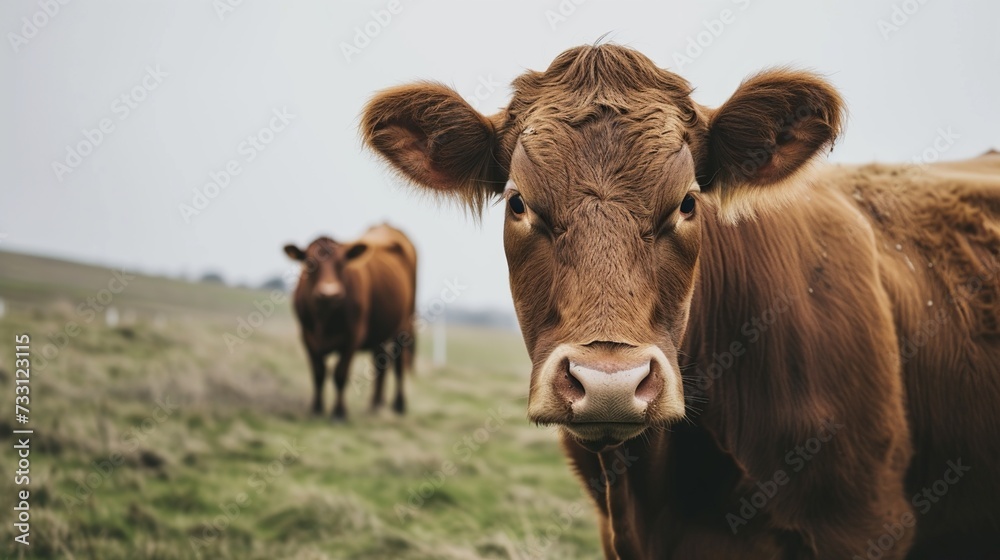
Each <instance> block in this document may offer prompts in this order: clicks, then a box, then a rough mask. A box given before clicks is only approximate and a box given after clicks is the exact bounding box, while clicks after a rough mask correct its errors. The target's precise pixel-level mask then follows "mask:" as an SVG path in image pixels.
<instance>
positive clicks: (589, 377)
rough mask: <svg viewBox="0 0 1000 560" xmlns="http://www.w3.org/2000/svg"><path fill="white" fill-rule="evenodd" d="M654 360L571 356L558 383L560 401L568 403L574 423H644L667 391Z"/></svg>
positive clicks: (555, 388) (555, 383) (557, 393)
mask: <svg viewBox="0 0 1000 560" xmlns="http://www.w3.org/2000/svg"><path fill="white" fill-rule="evenodd" d="M654 363H655V362H654V360H653V359H652V358H651V357H645V359H640V360H635V359H631V360H628V361H621V360H616V359H614V357H609V358H608V359H599V360H593V359H592V360H587V361H583V360H581V361H577V360H575V359H574V357H570V358H569V359H568V360H567V361H566V362H563V365H561V366H560V367H562V368H565V369H564V371H563V372H562V373H563V375H561V376H557V377H556V378H555V379H554V380H553V381H554V385H555V386H554V387H553V389H554V393H555V395H556V397H557V398H559V399H561V400H562V401H563V402H565V403H568V404H569V405H570V408H571V410H572V412H573V422H580V423H585V422H643V421H645V419H646V411H647V409H648V408H649V404H650V403H651V402H653V401H654V400H655V399H656V398H657V396H659V394H660V392H661V391H662V390H663V386H664V380H663V373H662V372H661V371H659V368H658V367H654Z"/></svg>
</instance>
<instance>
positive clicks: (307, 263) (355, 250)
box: [285, 237, 368, 305]
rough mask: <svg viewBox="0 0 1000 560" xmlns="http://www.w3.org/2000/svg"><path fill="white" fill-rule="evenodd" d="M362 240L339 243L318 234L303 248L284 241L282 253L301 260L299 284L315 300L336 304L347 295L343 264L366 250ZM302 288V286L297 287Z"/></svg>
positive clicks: (345, 264)
mask: <svg viewBox="0 0 1000 560" xmlns="http://www.w3.org/2000/svg"><path fill="white" fill-rule="evenodd" d="M367 248H368V247H367V246H366V245H365V244H364V243H354V244H352V245H341V244H340V243H337V242H336V241H334V240H332V239H330V238H329V237H320V238H318V239H316V241H313V242H312V243H310V244H309V247H307V248H306V250H305V251H303V250H302V249H299V248H298V247H297V246H295V245H285V254H286V255H288V256H289V257H291V258H292V259H294V260H297V261H301V262H302V275H301V276H300V277H299V285H300V286H304V287H305V289H306V290H307V293H308V294H309V295H311V296H312V297H313V298H314V299H315V300H316V301H322V302H326V303H329V304H331V305H333V304H339V303H340V302H342V301H344V299H345V296H346V295H347V287H346V286H345V283H344V267H345V266H347V263H348V262H350V261H352V260H354V259H356V258H358V257H360V256H361V255H363V254H364V252H365V251H366V250H367ZM300 289H302V288H300Z"/></svg>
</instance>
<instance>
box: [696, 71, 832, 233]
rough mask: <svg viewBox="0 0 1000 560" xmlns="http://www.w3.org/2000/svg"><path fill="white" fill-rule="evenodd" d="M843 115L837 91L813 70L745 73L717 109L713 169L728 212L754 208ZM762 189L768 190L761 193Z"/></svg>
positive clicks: (828, 139)
mask: <svg viewBox="0 0 1000 560" xmlns="http://www.w3.org/2000/svg"><path fill="white" fill-rule="evenodd" d="M843 120H844V103H843V100H842V99H841V97H840V94H838V93H837V91H836V90H835V89H834V88H833V86H831V85H830V84H829V83H827V82H826V81H825V80H823V79H822V78H820V77H818V76H816V75H814V74H811V73H809V72H800V71H792V70H787V69H778V70H769V71H765V72H762V73H760V74H757V75H755V76H752V77H750V78H748V79H747V80H745V81H744V82H743V83H742V84H741V85H740V87H739V88H738V89H737V90H736V92H735V93H734V94H733V96H732V97H730V98H729V100H728V101H726V102H725V103H724V104H723V105H722V106H721V107H719V108H718V109H717V110H716V111H715V113H714V114H713V115H712V117H711V120H710V121H709V131H708V135H709V137H708V142H709V149H708V156H709V161H708V164H709V171H710V173H711V174H712V180H711V182H710V183H709V185H707V188H705V189H703V190H705V191H707V192H712V191H715V192H716V194H717V195H718V196H719V198H720V200H721V202H722V204H721V209H722V212H723V215H725V216H728V217H729V218H730V219H733V220H735V219H737V218H738V217H739V216H740V215H745V214H753V212H754V209H755V207H757V206H760V203H761V202H763V201H766V200H768V199H769V198H770V197H769V196H767V195H778V196H782V195H783V194H786V193H785V189H782V188H780V187H781V186H782V185H781V184H782V183H786V182H790V181H788V179H790V178H792V177H793V176H795V175H796V173H797V172H798V171H800V170H801V169H803V167H805V166H806V164H807V163H808V162H809V161H810V160H811V159H812V158H813V157H814V156H815V155H816V154H817V153H818V152H820V151H821V150H823V149H824V148H827V147H829V146H831V145H832V144H833V142H834V141H835V140H836V138H837V135H838V134H840V130H841V126H842V124H843ZM759 195H764V196H759Z"/></svg>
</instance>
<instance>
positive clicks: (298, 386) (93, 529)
mask: <svg viewBox="0 0 1000 560" xmlns="http://www.w3.org/2000/svg"><path fill="white" fill-rule="evenodd" d="M118 272H119V273H120V272H121V271H118ZM114 277H115V271H111V270H108V269H104V268H100V267H93V266H86V265H80V264H74V263H67V262H63V261H58V260H53V259H44V258H38V257H32V256H26V255H20V254H14V253H0V297H2V298H3V299H4V301H5V303H6V314H5V316H4V317H3V318H2V319H0V355H2V356H3V358H2V361H0V403H2V404H0V439H5V440H6V441H4V442H3V447H4V448H5V449H7V451H5V452H3V453H0V470H2V472H4V473H5V475H4V476H3V477H2V479H0V496H2V499H3V500H4V502H5V503H8V504H9V505H8V506H6V511H7V512H8V514H6V515H5V516H4V518H3V520H4V522H3V524H2V527H0V534H2V539H3V543H2V545H0V556H2V557H4V558H93V559H102V560H105V559H119V558H120V559H126V558H128V559H135V558H150V559H164V560H166V559H188V558H206V559H230V558H233V559H235V558H240V559H246V558H251V559H255V558H260V559H271V558H293V559H324V558H371V559H396V558H399V559H411V558H412V559H416V558H455V559H459V558H463V559H464V558H509V559H517V560H521V559H526V558H598V557H600V554H599V552H598V550H599V548H598V543H597V532H596V529H595V527H594V516H593V512H592V508H591V506H590V505H589V503H588V502H587V501H586V500H585V498H584V495H583V491H582V490H581V488H580V487H579V485H578V484H577V482H576V481H575V480H574V479H573V477H572V476H571V474H570V472H569V469H568V468H567V467H566V464H565V460H564V459H563V457H562V455H561V453H560V451H559V448H558V445H557V443H556V437H555V434H554V433H553V432H552V431H551V430H546V429H541V428H537V427H534V426H530V425H529V424H528V423H527V421H526V420H525V419H524V407H525V395H526V393H527V374H528V367H529V365H528V361H527V357H526V355H525V353H524V349H523V346H522V343H521V341H520V339H519V337H518V335H517V334H516V333H512V332H508V331H499V330H485V329H469V328H461V329H459V328H452V329H450V330H449V332H448V361H447V366H445V367H442V368H437V369H435V368H432V367H431V366H430V365H429V360H428V356H429V355H430V352H429V345H430V343H431V340H430V339H431V336H430V333H429V332H427V333H424V335H423V336H420V337H419V340H420V343H421V347H420V348H419V349H418V361H417V370H418V371H417V373H416V375H413V376H410V377H409V378H408V379H407V396H408V398H409V411H408V414H407V415H406V416H405V417H396V416H395V415H393V414H391V413H389V412H381V413H378V414H371V413H369V412H368V410H367V409H368V406H367V405H368V399H369V398H370V395H371V387H370V378H369V375H368V372H369V371H370V370H369V368H368V364H369V363H370V358H369V357H368V356H367V355H363V356H362V357H361V358H360V359H358V360H356V361H355V364H354V368H353V373H352V383H351V386H350V388H349V392H348V408H349V414H350V420H349V421H348V422H347V423H346V424H334V423H332V422H331V421H330V420H329V418H327V417H323V418H314V417H311V416H310V415H309V414H308V412H307V411H308V403H309V401H310V398H311V381H310V379H309V375H308V373H307V366H306V361H305V358H304V355H303V352H302V349H301V347H300V344H299V342H298V340H297V327H296V325H295V322H294V319H293V317H292V314H291V313H290V306H289V304H288V302H287V301H285V302H279V303H278V304H276V305H274V310H273V311H272V312H270V313H269V316H267V317H266V318H264V317H263V314H261V318H262V319H263V320H262V321H261V322H260V324H259V326H257V327H256V328H254V329H253V330H252V332H251V333H250V334H249V336H247V337H246V338H245V339H243V338H241V339H240V340H243V343H241V344H235V345H234V344H227V342H226V339H225V338H224V335H225V334H226V333H230V334H233V333H235V332H236V328H237V325H238V324H239V321H240V320H244V321H247V320H249V319H250V318H251V314H253V313H254V312H255V311H256V310H257V309H259V308H265V309H266V308H267V305H266V304H264V303H262V302H265V301H267V300H268V298H269V295H270V294H269V293H267V292H262V291H255V290H246V289H236V288H229V287H225V286H221V285H214V284H193V283H188V282H182V281H177V280H170V279H164V278H154V277H146V276H141V275H136V276H135V277H134V278H131V279H128V283H127V286H125V287H124V289H122V290H120V293H117V294H110V292H111V288H117V287H118V286H119V284H120V282H118V283H115V284H109V283H110V282H111V280H112V279H113V278H114ZM102 290H107V291H108V292H109V294H110V295H111V296H113V297H112V298H111V301H110V302H109V303H108V304H107V305H103V304H102V303H101V302H100V299H101V297H102V294H101V291H102ZM88 298H94V300H93V301H94V302H95V303H94V306H89V304H88ZM104 299H107V297H106V296H105V298H104ZM255 304H257V306H256V307H255ZM108 306H114V307H115V308H116V309H117V311H118V314H119V322H118V323H117V324H116V325H115V326H109V325H108V324H106V322H105V309H106V307H108ZM95 308H99V309H100V310H99V311H97V310H94V309H95ZM89 310H94V311H93V313H90V312H89ZM88 319H89V320H88ZM71 323H72V324H74V325H76V328H70V324H71ZM20 333H29V334H30V335H31V339H32V342H31V352H32V356H33V360H34V362H33V369H32V376H31V383H30V387H31V404H30V407H29V408H30V411H31V412H30V421H29V424H28V425H27V427H29V428H33V429H34V430H35V434H34V435H33V438H32V448H31V475H30V476H31V482H30V485H29V486H28V489H29V490H30V492H31V509H30V514H31V535H30V540H31V543H32V544H31V546H30V547H24V546H22V545H19V544H16V543H14V541H13V538H14V536H15V529H14V527H13V524H12V523H13V522H12V521H11V519H10V517H9V515H10V512H11V509H10V507H11V506H12V505H13V503H14V496H15V492H16V491H17V490H21V489H24V487H21V486H15V485H14V482H13V472H14V471H15V470H17V466H16V457H15V455H14V454H13V452H12V444H13V441H12V435H11V430H13V429H18V428H22V427H24V426H22V425H20V424H17V423H15V421H14V412H13V410H12V409H13V403H14V390H15V389H14V367H13V366H14V356H13V346H14V336H15V334H20ZM387 389H388V390H389V391H390V392H387V394H388V395H391V391H392V390H393V384H392V383H391V382H390V383H389V384H388V387H387ZM331 391H332V390H331V389H330V387H329V386H328V387H327V407H328V409H329V404H330V401H331V398H332V395H331Z"/></svg>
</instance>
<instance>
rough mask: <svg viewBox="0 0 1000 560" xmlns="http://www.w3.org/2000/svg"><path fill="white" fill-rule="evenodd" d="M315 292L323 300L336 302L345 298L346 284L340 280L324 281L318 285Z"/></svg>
mask: <svg viewBox="0 0 1000 560" xmlns="http://www.w3.org/2000/svg"><path fill="white" fill-rule="evenodd" d="M314 294H315V296H316V297H317V298H319V299H321V300H329V301H331V302H336V301H339V300H341V299H343V298H344V285H343V284H341V283H339V282H322V283H320V284H317V285H316V289H315V291H314Z"/></svg>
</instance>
